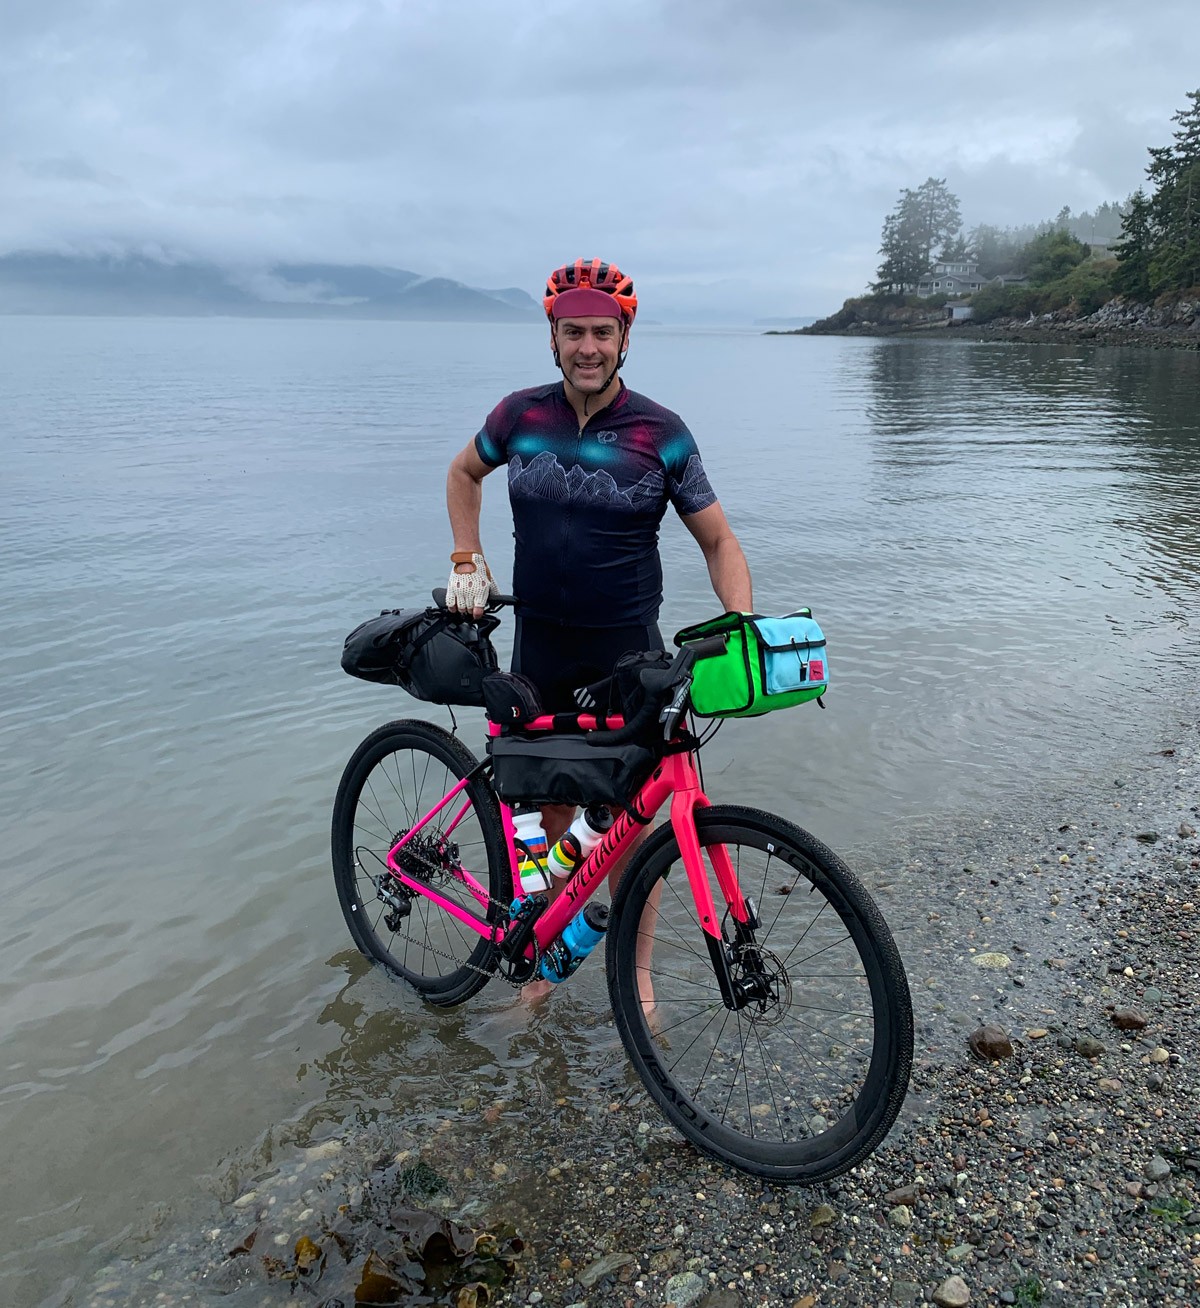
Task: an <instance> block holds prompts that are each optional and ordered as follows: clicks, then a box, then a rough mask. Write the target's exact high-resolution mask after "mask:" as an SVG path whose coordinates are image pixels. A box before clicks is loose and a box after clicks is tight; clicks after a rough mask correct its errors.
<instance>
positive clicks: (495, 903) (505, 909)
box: [354, 849, 540, 990]
mask: <svg viewBox="0 0 1200 1308" xmlns="http://www.w3.org/2000/svg"><path fill="white" fill-rule="evenodd" d="M406 853H407V857H409V858H411V859H414V860H415V861H416V862H418V863H424V864H425V866H426V867H427V868H428V869H429V871H430V872H431V873H444V872H445V870H446V869H445V868H443V867H439V866H438V865H437V864H436V863H433V862H432V861H431V860H429V859H428V858H426V857H425V856H424V855H423V854H420V853H418V852H417V851H416V850H413V849H409V850H407V851H406ZM354 861H355V863H356V864H357V865H358V867H359V868H360V869H361V870H362V872H363V873H364V875H365V876H367V877H368V878H369V880H370V881H371V884H372V885H373V886H375V889H376V891H378V889H379V885H378V883H377V882H376V880H375V878H374V877H372V876H371V874H370V873H369V872H368V871H367V870H366V868H365V867H363V865H362V860H361V859H360V858H359V857H358V852H357V850H356V851H355V855H354ZM380 875H381V876H383V875H385V874H384V873H381V874H380ZM386 875H388V876H391V871H390V869H389V871H388V873H386ZM393 879H395V878H393ZM399 884H400V885H403V882H400V883H399ZM406 889H407V887H406ZM409 893H410V894H411V893H412V891H409ZM383 902H384V903H386V902H387V901H386V900H384V901H383ZM487 903H488V907H489V908H497V909H499V910H500V911H501V912H502V913H503V914H504V915H505V917H506V918H508V917H510V915H511V912H512V905H511V904H502V903H501V902H500V900H498V899H493V898H492V896H491V895H488V896H487ZM501 925H502V923H500V922H495V923H493V924H492V935H491V944H492V946H493V947H496V943H497V942H496V928H497V927H498V926H501ZM532 943H533V948H534V975H535V976H536V974H537V960H538V956H539V953H540V951H539V950H538V947H537V941H536V940H534V941H533V942H532ZM422 947H423V948H424V949H426V950H428V951H429V953H431V954H435V955H437V957H438V958H444V959H445V960H446V961H447V962H448V963H453V964H454V966H455V967H460V968H465V969H466V970H467V971H468V972H474V973H476V974H477V975H479V976H486V977H487V978H488V979H489V980H490V979H491V978H492V977H499V978H500V979H501V980H502V981H507V982H508V984H509V985H510V986H511V987H512V988H513V989H514V990H520V988H521V987H522V986H524V985H527V984H528V983H529V981H530V980H531V979H532V978H531V977H526V978H525V980H523V981H515V980H514V979H513V978H512V977H511V976H509V975H507V973H505V972H504V971H503V970H502V967H501V963H500V961H499V959H498V961H497V965H496V966H495V967H494V968H492V969H491V970H490V971H489V970H488V969H487V968H486V967H479V966H478V965H477V964H475V963H470V962H468V961H467V960H466V959H459V958H456V957H455V956H454V955H453V954H449V953H447V952H446V951H445V950H444V949H438V948H437V946H436V945H431V944H430V943H429V941H428V940H426V941H425V943H424V945H423V946H422ZM497 953H498V954H499V951H498V950H497ZM499 957H500V958H502V957H503V956H502V955H500V956H499Z"/></svg>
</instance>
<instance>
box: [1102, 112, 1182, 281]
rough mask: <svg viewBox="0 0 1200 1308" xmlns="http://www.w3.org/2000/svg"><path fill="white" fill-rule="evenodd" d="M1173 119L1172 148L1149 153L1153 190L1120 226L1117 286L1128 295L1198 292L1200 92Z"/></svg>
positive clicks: (1148, 170)
mask: <svg viewBox="0 0 1200 1308" xmlns="http://www.w3.org/2000/svg"><path fill="white" fill-rule="evenodd" d="M1187 98H1188V100H1189V102H1190V103H1189V106H1188V107H1187V108H1184V109H1180V110H1179V112H1178V113H1176V114H1175V115H1174V116H1173V117H1172V120H1171V121H1172V122H1174V123H1176V124H1178V126H1177V128H1176V130H1175V132H1174V133H1173V134H1172V137H1173V139H1172V144H1170V145H1164V146H1154V147H1151V149H1150V163H1149V164H1148V165H1147V167H1146V176H1147V177H1148V178H1149V180H1150V182H1151V184H1152V187H1153V190H1152V193H1151V194H1150V196H1149V197H1146V196H1145V195H1143V194H1142V193H1141V192H1139V193H1138V196H1137V197H1135V201H1134V202H1133V203H1131V205H1130V210H1129V212H1128V213H1127V214H1126V215H1125V219H1124V221H1123V223H1122V232H1123V237H1124V239H1123V240H1122V242H1121V246H1120V248H1119V249H1118V251H1117V258H1118V259H1119V260H1120V266H1119V267H1118V269H1117V276H1116V283H1117V285H1118V286H1119V287H1120V289H1121V290H1123V291H1124V292H1125V293H1126V294H1128V295H1142V296H1147V297H1148V296H1151V295H1161V294H1163V293H1164V292H1168V291H1186V290H1190V289H1191V288H1192V287H1195V286H1200V90H1195V91H1189V92H1188V97H1187Z"/></svg>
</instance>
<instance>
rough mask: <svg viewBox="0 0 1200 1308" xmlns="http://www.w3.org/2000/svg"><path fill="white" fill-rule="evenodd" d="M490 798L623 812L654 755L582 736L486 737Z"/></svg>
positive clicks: (641, 747)
mask: <svg viewBox="0 0 1200 1308" xmlns="http://www.w3.org/2000/svg"><path fill="white" fill-rule="evenodd" d="M487 752H488V754H489V755H490V756H491V760H492V778H493V781H494V783H495V787H496V794H497V795H499V796H500V798H501V799H502V800H503V801H504V802H505V803H506V804H509V805H512V804H576V805H579V804H583V805H586V804H608V805H611V806H613V807H615V808H626V807H628V805H629V802H630V800H631V799H632V798H633V796H634V795H636V794H637V792H638V791H639V790H640V789H641V786H642V783H643V782H644V781H645V780H646V778H647V777H648V776H649V775H650V773H651V772H652V771H653V770H654V765H655V763H656V762H657V761H658V757H659V755H658V754H657V753H656V752H655V751H654V750H652V749H648V748H647V747H646V746H645V745H639V744H636V743H634V742H632V741H631V742H629V743H628V744H624V745H589V744H588V742H587V740H586V739H585V738H584V736H582V735H578V736H577V735H570V734H566V733H550V732H540V731H539V732H534V733H532V734H531V735H528V736H518V735H508V734H502V735H499V736H491V737H489V738H488V742H487Z"/></svg>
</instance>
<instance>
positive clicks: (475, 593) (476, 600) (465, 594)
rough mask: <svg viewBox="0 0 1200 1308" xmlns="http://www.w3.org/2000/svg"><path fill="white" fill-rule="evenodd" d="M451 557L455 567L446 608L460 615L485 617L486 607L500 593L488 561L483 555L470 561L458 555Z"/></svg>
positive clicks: (472, 557)
mask: <svg viewBox="0 0 1200 1308" xmlns="http://www.w3.org/2000/svg"><path fill="white" fill-rule="evenodd" d="M451 557H452V558H453V559H454V567H453V568H452V569H451V572H450V580H449V582H448V583H447V584H446V607H447V608H448V609H453V610H454V611H455V612H458V613H470V614H471V616H472V617H474V618H481V617H483V609H484V605H485V604H486V603H487V602H488V600H490V599H491V598H492V596H494V595H498V594H499V593H500V588H499V587H498V586H497V585H496V583H495V581H494V580H493V579H492V570H491V568H489V567H488V565H487V560H486V559H485V558H484V557H483V555H482V554H475V553H472V554H471V556H470V559H469V560H468V559H465V558H463V559H460V557H459V556H458V555H452V556H451ZM460 568H461V569H462V571H461V572H460V571H459V569H460Z"/></svg>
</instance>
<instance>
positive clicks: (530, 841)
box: [513, 805, 550, 895]
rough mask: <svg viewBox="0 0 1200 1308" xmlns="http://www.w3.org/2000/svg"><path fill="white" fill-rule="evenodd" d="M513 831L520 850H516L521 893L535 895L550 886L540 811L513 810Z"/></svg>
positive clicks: (529, 809) (527, 808)
mask: <svg viewBox="0 0 1200 1308" xmlns="http://www.w3.org/2000/svg"><path fill="white" fill-rule="evenodd" d="M513 831H514V833H515V835H516V838H517V840H519V841H520V842H521V845H522V846H523V847H522V848H520V849H518V850H517V876H518V877H519V879H520V882H521V893H522V894H525V895H533V894H536V893H537V892H538V891H539V890H545V889H547V888H548V887H549V885H550V875H549V873H548V872H547V871H546V829H545V827H543V826H542V813H541V809H539V808H536V807H534V806H533V805H522V806H521V807H520V808H514V809H513Z"/></svg>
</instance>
